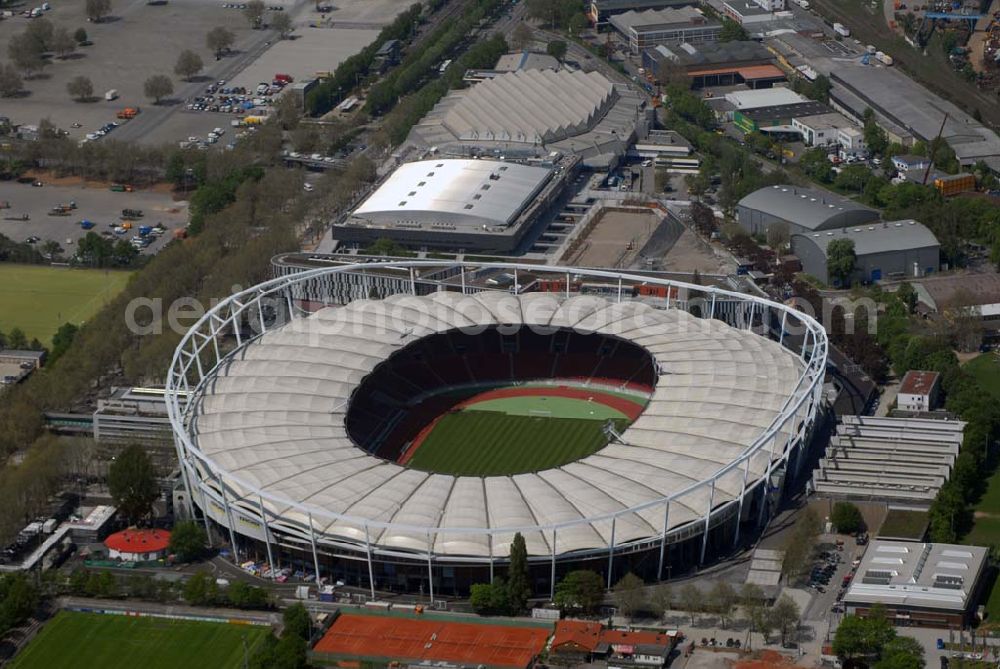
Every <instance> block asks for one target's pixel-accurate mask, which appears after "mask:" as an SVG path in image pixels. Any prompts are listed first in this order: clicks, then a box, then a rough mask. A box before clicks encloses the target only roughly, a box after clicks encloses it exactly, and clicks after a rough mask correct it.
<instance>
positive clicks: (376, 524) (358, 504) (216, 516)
mask: <svg viewBox="0 0 1000 669" xmlns="http://www.w3.org/2000/svg"><path fill="white" fill-rule="evenodd" d="M384 267H385V268H387V269H391V270H392V271H393V272H395V273H403V274H404V275H406V274H408V275H409V277H410V280H409V281H408V282H407V281H402V282H399V283H396V284H394V285H395V286H396V288H397V290H396V291H395V292H394V293H393V294H389V295H385V294H384V293H385V290H384V287H383V290H382V291H381V292H382V293H383V295H382V296H381V297H380V298H377V299H369V298H366V299H354V300H350V301H348V300H338V299H334V298H333V297H330V298H324V297H323V296H321V295H317V294H315V287H316V286H328V287H330V290H331V295H340V294H342V293H340V292H338V291H336V290H335V289H334V288H335V286H336V285H337V283H338V281H353V282H357V281H358V279H359V277H362V278H363V277H365V276H371V275H372V274H373V273H374V270H377V269H379V266H377V265H376V266H375V267H373V265H372V264H362V265H341V266H333V267H329V268H320V269H316V270H307V271H303V272H300V273H297V274H291V275H288V276H283V277H281V278H278V279H274V280H271V281H268V282H265V283H263V284H260V285H258V286H255V287H253V288H250V289H247V290H244V291H242V292H240V293H237V294H236V295H233V296H231V297H230V298H228V299H226V300H224V301H222V302H220V303H219V304H218V305H216V306H215V307H213V308H212V309H211V310H210V311H209V312H208V313H207V314H206V315H205V316H204V317H203V318H201V319H200V320H199V322H198V323H197V324H196V325H195V326H194V327H193V328H192V329H191V330H190V331H189V332H188V334H187V335H186V336H185V337H184V338H183V339H182V341H181V343H180V345H179V346H178V348H177V351H176V353H175V355H174V359H173V362H172V364H171V368H170V370H169V373H168V380H167V403H168V411H169V414H170V420H171V425H172V429H173V431H174V437H175V443H176V446H177V451H178V457H179V460H180V462H181V463H182V467H181V471H182V474H183V479H184V485H185V487H186V490H187V493H188V494H187V496H186V498H185V500H184V503H185V504H186V505H187V508H188V512H189V513H191V515H192V516H195V515H197V513H196V509H197V510H198V511H200V514H201V516H202V517H203V518H204V522H205V523H206V526H208V527H214V528H216V529H221V531H222V532H223V533H225V534H226V536H228V537H229V539H230V541H231V543H232V545H233V546H234V547H235V548H236V552H237V556H238V557H239V558H243V557H244V556H245V555H250V554H253V553H256V552H257V551H260V552H262V553H266V555H267V560H268V563H269V564H271V565H281V564H284V565H296V566H297V568H299V569H304V570H306V571H309V572H311V573H314V574H316V575H318V576H322V577H323V578H326V579H331V578H336V579H340V580H344V581H345V582H346V583H348V584H350V585H358V586H361V587H366V588H370V589H371V592H372V596H374V595H375V590H376V589H379V590H394V591H406V592H421V593H423V594H429V595H430V596H431V598H432V599H433V597H434V594H435V592H436V593H438V594H442V593H444V594H448V595H451V594H462V593H464V592H466V591H467V590H468V587H469V585H470V584H472V583H476V582H483V581H486V580H489V579H490V578H493V577H494V576H495V575H496V574H498V573H499V574H502V573H503V569H504V568H505V565H506V562H507V560H508V556H509V551H510V545H511V542H512V540H513V537H514V535H515V533H521V534H522V535H523V536H524V538H525V542H526V545H527V549H528V554H529V562H530V564H531V565H532V580H533V586H534V588H535V590H536V592H539V593H546V592H549V593H550V592H551V591H552V589H553V588H554V585H555V583H556V582H557V581H558V579H559V578H560V577H561V575H563V574H564V573H565V572H566V571H568V570H571V569H575V568H580V567H581V566H585V567H587V568H591V569H595V570H597V571H600V572H602V573H604V574H605V575H606V577H607V579H608V582H609V583H610V582H613V581H614V580H616V579H617V578H619V577H620V576H621V575H623V574H624V573H626V572H627V571H632V572H635V573H638V574H640V575H642V576H644V577H646V578H648V579H660V578H663V577H664V575H666V576H668V577H669V576H671V575H678V574H681V573H684V572H686V571H688V570H690V569H691V568H693V567H695V566H697V565H699V564H702V563H704V562H705V561H707V560H711V559H717V558H719V557H724V556H725V555H727V554H729V553H730V552H731V551H733V550H734V549H735V548H737V547H739V546H741V545H742V544H741V542H746V541H750V540H752V539H753V537H754V536H755V534H756V533H757V532H758V531H759V529H760V528H761V527H763V526H764V525H765V524H766V522H767V519H768V517H769V514H770V512H771V510H772V509H773V505H774V503H775V502H776V501H777V500H778V499H779V498H780V495H781V494H782V487H783V481H784V480H785V478H786V475H790V473H791V472H793V471H797V469H798V468H799V467H800V466H801V463H802V462H803V457H802V453H803V451H804V448H805V446H806V444H807V443H808V440H809V437H810V428H811V426H812V424H813V422H814V420H815V417H816V413H817V410H818V405H819V400H820V393H821V389H822V383H823V375H824V370H825V366H826V352H827V342H826V336H825V333H824V332H823V330H822V328H821V326H820V325H819V324H818V323H816V322H815V321H814V320H813V319H811V318H809V317H808V316H805V315H803V314H801V313H800V312H798V311H796V310H794V309H793V308H791V307H789V306H786V305H783V304H777V303H773V302H770V301H768V300H765V299H762V298H759V297H756V296H751V295H746V294H741V293H735V292H730V291H726V290H722V289H719V288H716V287H709V286H699V285H691V284H684V283H679V282H674V281H670V280H667V279H661V278H655V277H650V276H648V275H642V276H638V275H631V274H628V273H623V272H616V271H603V270H584V269H578V268H560V267H541V268H540V267H538V266H536V265H527V264H509V263H505V264H495V265H490V264H484V263H471V262H470V263H448V264H447V265H446V266H443V265H442V263H441V262H440V261H429V260H406V261H399V262H393V263H391V264H386V265H384ZM519 271H520V272H522V274H521V277H522V278H523V277H524V276H525V274H527V273H528V272H530V273H532V275H533V276H535V277H538V276H545V277H547V278H546V279H545V280H544V281H533V282H532V284H531V285H532V286H533V287H534V290H533V291H528V290H525V289H524V286H522V284H521V283H520V282H519V279H518V272H519ZM484 272H503V273H505V274H511V275H512V276H513V277H514V280H513V283H512V285H511V286H509V287H507V288H503V289H501V288H496V289H493V290H487V289H483V288H482V287H481V286H482V285H483V284H482V283H476V282H473V281H472V277H474V276H482V275H483V273H484ZM431 273H436V275H439V276H440V275H442V274H446V275H448V276H449V277H451V278H452V279H453V282H452V283H450V284H447V285H448V286H452V287H454V290H449V289H447V287H446V284H439V285H438V286H437V290H435V291H428V290H426V286H427V284H426V282H425V281H424V280H423V279H422V277H426V276H427V275H429V274H431ZM581 280H582V281H584V282H590V283H583V284H581ZM640 284H641V285H642V286H643V287H644V289H643V290H642V291H641V293H640V291H637V290H632V289H631V288H632V287H635V286H638V285H640ZM580 285H590V286H594V285H602V286H605V287H606V288H607V290H605V291H604V294H602V295H596V294H582V293H581V292H578V291H574V289H573V286H580ZM304 286H311V287H313V288H312V289H311V292H310V293H309V295H308V296H305V295H303V287H304ZM650 286H653V287H656V288H658V289H659V290H658V291H650V290H648V287H650ZM651 293H654V294H656V295H657V296H655V297H651V296H650V295H651ZM306 297H308V299H306ZM343 302H346V303H343ZM723 305H726V307H725V308H723ZM185 398H189V400H188V401H187V402H185Z"/></svg>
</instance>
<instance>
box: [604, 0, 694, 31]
mask: <svg viewBox="0 0 1000 669" xmlns="http://www.w3.org/2000/svg"><path fill="white" fill-rule="evenodd" d="M697 5H698V3H697V1H696V0H590V2H589V3H588V8H587V16H588V18H589V19H590V22H591V23H592V24H593V25H594V26H595V27H600V26H603V25H606V24H607V23H608V21H609V20H610V19H611V17H612V16H614V15H616V14H622V13H624V12H633V11H635V12H641V11H643V10H647V9H668V8H670V7H694V6H697Z"/></svg>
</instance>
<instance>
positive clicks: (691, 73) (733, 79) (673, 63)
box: [642, 40, 785, 88]
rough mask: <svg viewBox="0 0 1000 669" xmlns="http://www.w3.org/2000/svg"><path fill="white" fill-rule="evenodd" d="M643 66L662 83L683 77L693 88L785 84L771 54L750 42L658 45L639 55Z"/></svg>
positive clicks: (763, 86) (762, 86) (758, 86)
mask: <svg viewBox="0 0 1000 669" xmlns="http://www.w3.org/2000/svg"><path fill="white" fill-rule="evenodd" d="M642 64H643V67H644V68H645V69H646V70H648V71H649V72H651V73H652V74H653V76H654V77H655V78H656V79H657V81H659V82H661V83H665V82H668V81H675V80H676V79H678V78H681V77H686V78H688V79H690V82H691V86H692V88H703V87H705V86H731V85H734V84H746V85H747V87H749V88H768V87H770V86H772V85H773V84H775V83H777V82H781V81H785V73H784V72H782V71H781V70H780V69H779V68H778V67H777V66H776V65H775V64H774V56H773V55H772V54H771V52H769V51H768V50H767V48H766V47H765V46H763V45H762V44H759V43H758V42H754V41H749V40H748V41H736V42H712V43H702V44H688V43H682V44H669V45H667V44H660V45H658V46H655V47H653V48H651V49H645V50H644V51H643V52H642Z"/></svg>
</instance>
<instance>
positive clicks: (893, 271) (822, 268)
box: [792, 220, 941, 283]
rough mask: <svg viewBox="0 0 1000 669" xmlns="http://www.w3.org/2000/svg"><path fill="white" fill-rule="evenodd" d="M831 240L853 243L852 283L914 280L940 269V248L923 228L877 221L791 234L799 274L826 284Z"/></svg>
mask: <svg viewBox="0 0 1000 669" xmlns="http://www.w3.org/2000/svg"><path fill="white" fill-rule="evenodd" d="M835 239H849V240H851V241H852V242H854V255H855V257H856V261H855V263H854V273H853V274H852V276H851V282H852V283H853V282H854V281H861V282H869V281H871V282H875V281H881V280H882V279H902V278H904V277H910V278H917V277H921V276H925V275H927V274H932V273H934V272H936V271H937V270H938V267H939V266H940V265H941V244H940V243H939V242H938V240H937V237H935V236H934V233H933V232H931V231H930V230H929V229H928V228H927V226H925V225H924V224H922V223H918V222H917V221H913V220H905V221H881V222H871V223H868V224H867V225H865V224H860V225H853V226H849V227H844V228H839V229H835V230H828V229H823V230H820V231H816V232H798V233H793V234H792V253H794V254H795V255H796V256H798V258H799V260H800V261H801V262H802V271H803V272H805V273H806V274H811V275H812V276H814V277H816V278H817V279H819V280H820V281H822V282H824V283H830V282H831V280H832V278H833V277H831V276H830V273H829V272H828V271H827V249H828V247H829V245H830V243H831V242H832V241H834V240H835Z"/></svg>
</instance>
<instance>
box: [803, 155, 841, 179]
mask: <svg viewBox="0 0 1000 669" xmlns="http://www.w3.org/2000/svg"><path fill="white" fill-rule="evenodd" d="M799 167H801V168H802V171H803V172H805V173H806V174H807V175H808V176H810V177H812V178H813V179H815V180H816V181H819V182H821V183H830V182H831V181H833V166H832V165H831V164H830V159H829V158H828V157H827V153H826V149H823V148H821V147H816V148H815V149H809V150H808V151H806V152H805V153H803V154H802V157H801V158H800V159H799Z"/></svg>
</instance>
